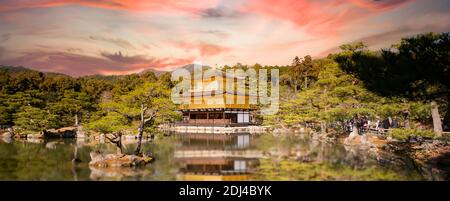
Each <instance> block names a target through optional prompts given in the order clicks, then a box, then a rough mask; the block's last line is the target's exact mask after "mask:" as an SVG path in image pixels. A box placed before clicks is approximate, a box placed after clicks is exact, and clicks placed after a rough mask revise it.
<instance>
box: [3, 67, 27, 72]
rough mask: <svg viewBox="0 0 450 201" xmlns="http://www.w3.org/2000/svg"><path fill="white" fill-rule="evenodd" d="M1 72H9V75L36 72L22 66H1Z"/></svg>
mask: <svg viewBox="0 0 450 201" xmlns="http://www.w3.org/2000/svg"><path fill="white" fill-rule="evenodd" d="M0 71H4V72H8V73H18V72H25V71H34V70H31V69H28V68H25V67H22V66H0Z"/></svg>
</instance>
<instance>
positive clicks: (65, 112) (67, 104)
mask: <svg viewBox="0 0 450 201" xmlns="http://www.w3.org/2000/svg"><path fill="white" fill-rule="evenodd" d="M92 102H93V100H92V99H91V97H90V96H89V95H88V94H86V93H84V92H75V91H71V90H66V91H65V92H64V95H63V97H62V98H61V100H60V101H58V102H56V103H53V104H52V105H51V109H52V111H54V112H55V113H57V114H60V115H61V116H68V117H69V119H72V118H73V121H72V122H74V125H75V126H78V125H79V118H80V116H81V115H82V114H83V113H85V112H86V111H87V110H88V109H90V108H91V106H92Z"/></svg>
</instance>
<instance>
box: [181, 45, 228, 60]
mask: <svg viewBox="0 0 450 201" xmlns="http://www.w3.org/2000/svg"><path fill="white" fill-rule="evenodd" d="M175 46H176V47H178V48H181V49H184V50H185V51H187V52H191V51H198V52H199V53H200V55H201V56H202V57H210V56H215V55H218V54H221V53H223V52H228V51H230V50H231V49H230V48H228V47H222V46H220V45H216V44H212V43H206V42H192V43H188V42H175Z"/></svg>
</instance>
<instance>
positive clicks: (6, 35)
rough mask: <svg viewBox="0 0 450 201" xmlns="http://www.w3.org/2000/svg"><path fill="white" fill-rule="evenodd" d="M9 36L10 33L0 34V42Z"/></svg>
mask: <svg viewBox="0 0 450 201" xmlns="http://www.w3.org/2000/svg"><path fill="white" fill-rule="evenodd" d="M10 38H11V33H4V34H2V35H0V43H3V42H5V41H7V40H9V39H10Z"/></svg>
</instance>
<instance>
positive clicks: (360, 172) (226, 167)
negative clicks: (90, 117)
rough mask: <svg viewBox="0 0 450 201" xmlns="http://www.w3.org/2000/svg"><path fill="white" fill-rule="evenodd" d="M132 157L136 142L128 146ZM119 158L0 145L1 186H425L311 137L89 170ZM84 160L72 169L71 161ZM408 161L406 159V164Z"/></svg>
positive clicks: (200, 149) (204, 146)
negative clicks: (95, 162)
mask: <svg viewBox="0 0 450 201" xmlns="http://www.w3.org/2000/svg"><path fill="white" fill-rule="evenodd" d="M123 144H124V151H125V152H128V153H132V151H133V149H134V147H135V142H133V141H128V142H127V141H124V142H123ZM97 150H99V151H101V152H103V153H115V152H116V151H117V147H116V146H115V145H113V144H110V143H98V142H90V141H87V140H80V139H78V140H76V139H72V140H51V141H43V140H32V141H26V140H25V141H18V140H12V141H9V140H3V141H2V140H0V180H422V179H423V178H422V176H421V175H420V174H419V173H418V172H417V171H416V170H414V169H413V168H409V167H408V165H407V163H408V162H405V161H404V159H402V157H400V156H392V157H391V158H397V159H398V160H403V162H401V163H390V162H380V160H379V159H378V160H377V157H376V156H373V155H370V154H368V150H358V149H349V148H348V147H344V146H342V145H340V144H339V143H331V144H330V143H321V142H319V141H314V140H312V139H310V138H308V137H307V136H303V135H300V136H294V135H282V136H277V137H275V136H273V135H270V134H267V135H249V134H235V135H210V134H209V135H208V134H206V135H205V134H178V135H171V136H166V137H160V138H157V139H156V140H155V142H147V143H145V144H144V151H151V152H152V153H153V155H154V156H155V157H156V160H155V161H154V162H153V163H151V164H148V165H147V166H146V167H142V168H100V169H98V168H90V167H89V166H88V163H89V161H90V157H89V153H90V152H91V151H97ZM75 154H76V155H77V156H78V158H80V159H81V162H80V163H76V164H75V163H73V162H72V159H73V158H74V155H75ZM406 160H407V159H406Z"/></svg>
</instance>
